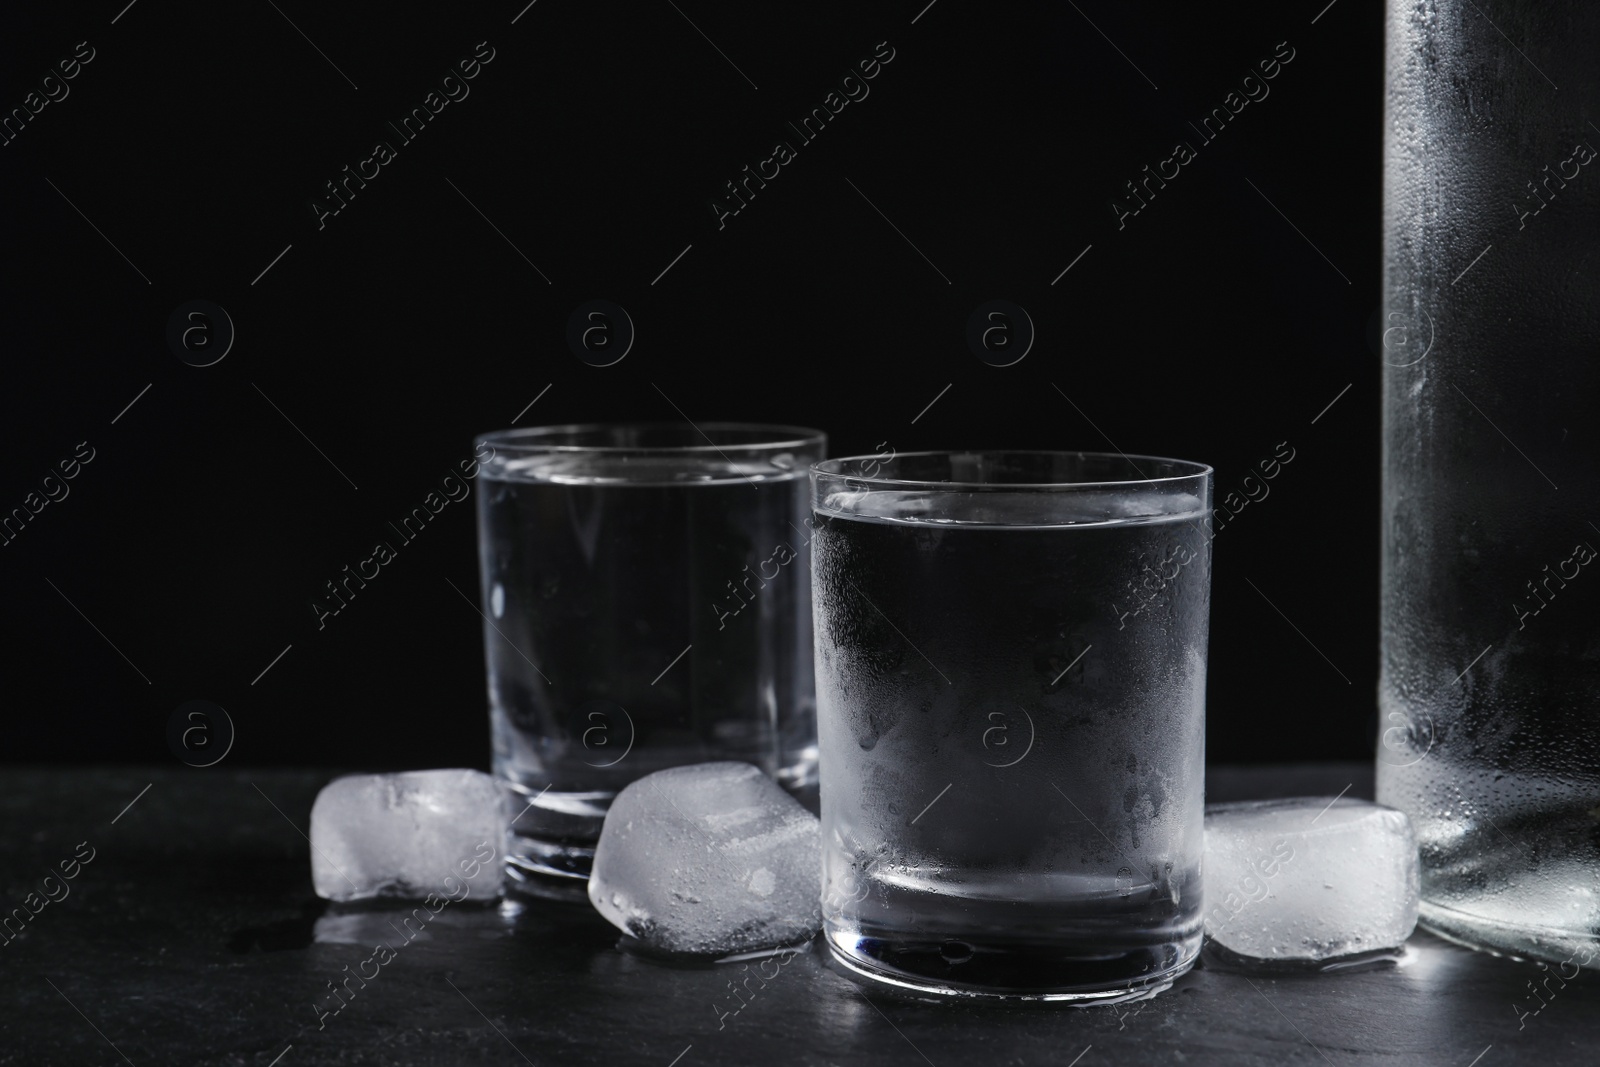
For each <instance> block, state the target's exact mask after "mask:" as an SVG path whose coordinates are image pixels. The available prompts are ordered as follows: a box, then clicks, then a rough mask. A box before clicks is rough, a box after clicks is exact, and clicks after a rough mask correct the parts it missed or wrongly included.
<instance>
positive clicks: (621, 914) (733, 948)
mask: <svg viewBox="0 0 1600 1067" xmlns="http://www.w3.org/2000/svg"><path fill="white" fill-rule="evenodd" d="M821 842H822V839H821V833H820V830H819V826H818V822H817V817H816V816H815V815H812V814H811V813H810V812H808V811H806V810H805V808H803V807H801V806H800V803H799V802H798V801H796V800H795V799H794V798H793V797H791V796H790V795H789V794H787V793H785V792H784V791H783V790H782V789H780V788H779V787H778V785H777V783H776V782H774V781H773V780H772V779H770V778H768V777H767V776H766V775H765V774H763V773H761V771H760V770H758V769H757V768H755V767H753V766H751V765H749V764H747V763H701V764H697V765H695V766H692V767H674V768H671V769H669V770H665V771H657V772H656V773H654V774H649V775H646V776H645V777H643V778H640V779H639V780H638V781H636V782H633V783H632V784H630V785H629V786H628V787H627V788H625V789H623V791H622V792H621V793H618V794H617V798H616V799H615V800H614V801H612V803H611V810H610V811H609V812H608V813H607V814H606V821H605V826H604V827H603V828H602V829H601V831H600V842H599V844H598V845H596V847H595V853H594V867H593V871H592V873H591V874H590V876H589V899H590V901H592V902H593V903H594V906H595V908H596V909H597V910H598V911H599V912H600V914H601V915H604V916H605V917H606V918H607V919H608V920H610V921H611V922H612V923H613V924H614V925H615V926H617V927H618V928H619V929H621V930H623V931H624V932H625V933H628V934H631V935H632V936H633V937H635V938H637V939H638V940H639V941H640V942H641V943H642V944H643V945H644V946H645V947H648V948H651V949H655V950H657V951H660V952H668V953H692V954H696V955H706V956H725V955H731V954H733V953H738V952H749V951H754V950H756V949H761V948H772V947H776V946H779V945H786V944H791V943H793V942H796V941H801V940H804V939H806V938H809V937H811V936H813V935H814V934H815V933H816V932H817V930H818V929H820V928H821V923H822V917H821V912H820V908H819V906H818V900H819V897H820V895H821V866H822V862H821Z"/></svg>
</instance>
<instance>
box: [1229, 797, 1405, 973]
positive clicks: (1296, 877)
mask: <svg viewBox="0 0 1600 1067" xmlns="http://www.w3.org/2000/svg"><path fill="white" fill-rule="evenodd" d="M1205 822H1206V852H1205V867H1204V872H1205V873H1204V880H1205V901H1206V903H1205V908H1206V913H1205V915H1206V917H1205V932H1206V936H1207V938H1208V939H1209V940H1210V942H1211V943H1212V944H1213V945H1219V946H1221V947H1222V948H1223V949H1225V950H1227V951H1228V952H1229V953H1232V954H1233V955H1235V956H1238V957H1245V958H1246V959H1249V960H1266V961H1284V962H1288V961H1300V962H1303V963H1306V964H1320V963H1325V962H1327V961H1330V960H1337V959H1339V958H1341V957H1349V956H1358V955H1362V954H1365V953H1370V952H1376V951H1379V950H1384V949H1393V948H1396V947H1398V946H1399V945H1401V944H1402V943H1403V942H1404V941H1405V939H1406V938H1407V937H1409V936H1411V931H1412V929H1413V928H1414V927H1415V926H1416V923H1417V894H1418V889H1419V877H1418V871H1417V839H1416V836H1415V834H1414V833H1413V832H1412V829H1411V820H1410V819H1408V818H1406V816H1405V813H1403V812H1400V811H1396V810H1395V809H1394V808H1388V807H1384V806H1383V805H1381V804H1373V803H1370V802H1369V801H1365V800H1351V799H1337V800H1334V799H1330V798H1328V797H1294V798H1290V799H1284V800H1255V801H1245V802H1242V803H1237V804H1213V805H1210V806H1208V807H1207V808H1206V820H1205Z"/></svg>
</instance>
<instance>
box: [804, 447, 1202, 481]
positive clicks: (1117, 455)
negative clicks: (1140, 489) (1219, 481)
mask: <svg viewBox="0 0 1600 1067" xmlns="http://www.w3.org/2000/svg"><path fill="white" fill-rule="evenodd" d="M980 455H990V456H1077V457H1079V458H1088V457H1093V458H1096V459H1120V460H1123V461H1124V462H1126V463H1128V464H1129V465H1130V466H1132V467H1133V469H1134V470H1138V469H1139V467H1138V464H1137V463H1136V462H1135V461H1136V460H1147V461H1148V462H1150V463H1152V464H1154V463H1166V464H1170V465H1172V466H1174V467H1182V468H1186V470H1185V471H1184V472H1183V473H1181V474H1168V475H1161V476H1159V477H1155V478H1112V479H1094V480H1087V481H1051V482H971V481H954V480H952V481H936V480H933V479H929V478H888V477H884V476H882V475H867V474H849V473H846V472H845V471H843V470H840V469H838V467H839V466H840V465H842V464H846V463H865V462H869V461H875V462H878V463H880V464H882V463H885V462H893V460H897V459H905V458H907V457H912V456H980ZM1214 473H1215V468H1213V467H1212V466H1211V465H1210V464H1208V463H1200V462H1197V461H1195V460H1189V459H1173V458H1171V457H1169V456H1149V455H1144V454H1140V453H1129V452H1085V451H1074V450H1071V449H1051V448H995V449H953V448H950V449H927V450H924V451H919V452H897V453H895V454H894V456H893V457H892V458H891V459H890V460H887V461H886V460H883V459H881V458H880V457H879V456H876V455H864V456H837V457H835V458H833V459H824V460H819V461H817V462H816V463H813V464H812V465H811V475H812V477H813V479H816V478H824V477H825V478H837V479H839V480H841V481H849V482H856V483H859V484H862V485H864V486H865V487H867V488H869V489H873V488H883V489H904V488H908V487H910V488H916V489H925V490H930V491H944V492H962V491H967V490H976V491H992V490H997V489H1001V490H1018V489H1037V490H1071V489H1094V488H1104V487H1113V486H1127V487H1132V486H1155V485H1170V484H1172V483H1175V482H1186V481H1192V480H1194V479H1197V478H1205V477H1207V476H1209V475H1211V474H1214Z"/></svg>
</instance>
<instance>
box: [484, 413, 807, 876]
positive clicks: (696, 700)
mask: <svg viewBox="0 0 1600 1067" xmlns="http://www.w3.org/2000/svg"><path fill="white" fill-rule="evenodd" d="M478 444H479V446H480V447H479V450H478V452H479V454H480V455H483V454H485V453H487V452H488V451H489V450H490V449H492V450H493V452H492V455H491V456H490V458H489V459H487V460H486V461H484V462H483V466H482V475H481V477H482V481H483V492H481V493H480V494H479V496H478V545H479V565H480V568H481V581H482V592H483V614H484V627H483V635H484V657H485V660H486V663H487V667H488V677H489V722H490V733H491V737H492V742H493V750H494V751H493V765H494V772H495V774H497V775H498V776H499V777H500V778H502V779H503V780H505V781H506V782H507V783H509V785H510V786H511V788H512V789H513V790H514V791H515V792H516V793H518V794H520V795H521V797H522V799H521V800H520V801H518V802H517V808H518V809H520V810H521V812H522V813H521V815H520V816H519V817H518V818H517V820H516V822H515V823H514V824H513V826H512V847H511V849H510V854H509V856H508V864H509V866H508V870H509V873H510V874H511V876H512V878H513V881H514V883H515V884H516V885H517V887H519V888H520V889H522V890H523V891H525V892H529V893H532V894H534V895H539V896H554V897H563V898H569V899H573V900H583V899H585V897H584V887H585V884H586V881H587V879H588V876H589V870H590V864H591V861H592V859H593V856H594V844H595V841H596V840H597V839H598V837H599V834H600V827H601V824H602V822H603V821H604V818H605V813H606V810H607V808H608V807H609V806H610V803H611V800H612V798H613V797H615V796H616V794H617V793H618V791H620V790H621V789H622V788H623V787H624V786H626V785H627V784H628V783H629V782H632V781H633V780H634V779H636V778H639V777H641V776H643V775H645V774H649V773H651V772H652V771H658V770H661V769H663V768H666V767H675V766H680V765H682V764H689V763H699V762H703V761H707V760H724V759H731V760H742V761H745V762H748V763H753V764H755V765H756V766H758V767H761V768H762V769H763V770H765V771H766V772H767V773H769V774H771V775H772V776H773V777H774V778H775V779H777V780H778V782H780V783H781V784H782V785H784V786H785V787H786V788H788V789H790V790H791V791H792V792H795V793H797V794H798V795H800V796H801V797H802V798H804V797H805V796H806V794H807V792H808V791H810V792H811V793H812V794H813V795H814V793H815V788H816V775H817V745H816V699H815V692H814V685H813V675H812V649H811V550H810V547H809V543H808V538H809V535H808V532H807V531H806V530H805V528H804V525H805V522H806V517H807V513H808V510H809V509H808V486H807V479H806V472H807V469H808V467H809V466H810V465H811V464H812V463H814V462H816V461H818V460H820V459H821V458H822V456H823V454H824V451H825V446H826V438H825V437H824V435H823V434H821V433H820V432H818V431H816V430H809V429H803V428H800V427H793V426H759V425H746V424H737V423H702V424H700V425H699V426H698V427H695V426H689V425H683V424H678V425H616V426H611V425H572V426H545V427H535V428H530V429H520V430H506V431H501V432H499V433H492V434H486V435H484V436H482V437H479V438H478ZM484 446H487V447H484Z"/></svg>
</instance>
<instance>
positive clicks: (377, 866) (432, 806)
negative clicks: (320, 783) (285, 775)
mask: <svg viewBox="0 0 1600 1067" xmlns="http://www.w3.org/2000/svg"><path fill="white" fill-rule="evenodd" d="M508 803H509V802H508V798H507V796H506V792H505V788H504V787H503V786H502V785H501V784H500V783H499V782H498V781H497V780H496V779H494V778H491V777H490V776H489V775H487V774H483V773H482V772H480V771H469V770H437V771H407V772H404V773H401V774H356V775H350V776H349V777H346V778H336V779H334V780H333V781H332V782H329V783H328V784H327V785H326V786H324V787H323V788H322V792H320V793H318V794H317V800H316V803H315V804H313V805H312V806H311V882H312V885H313V886H315V888H316V891H317V895H318V896H319V897H325V898H327V899H329V900H367V899H371V898H374V897H401V898H411V899H423V898H426V897H428V896H430V895H433V894H437V895H438V896H439V897H440V898H442V899H450V900H464V899H466V896H472V897H474V898H475V899H480V900H488V899H491V898H493V897H496V896H498V895H499V894H500V888H501V884H502V881H503V878H504V868H503V865H502V860H501V857H502V854H503V853H504V851H505V844H506V829H507V823H508V819H507V815H508V814H509V812H508Z"/></svg>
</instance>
